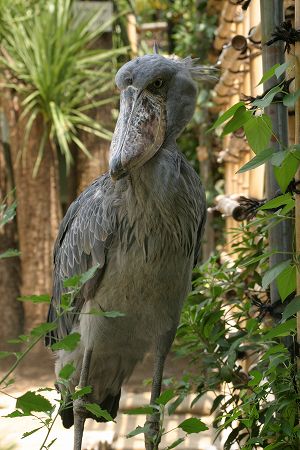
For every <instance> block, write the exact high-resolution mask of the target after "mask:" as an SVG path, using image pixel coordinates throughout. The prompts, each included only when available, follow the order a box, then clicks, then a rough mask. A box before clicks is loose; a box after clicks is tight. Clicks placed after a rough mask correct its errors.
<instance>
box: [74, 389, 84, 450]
mask: <svg viewBox="0 0 300 450" xmlns="http://www.w3.org/2000/svg"><path fill="white" fill-rule="evenodd" d="M85 405H86V401H85V400H84V398H82V397H81V398H77V399H76V400H74V401H73V412H74V448H73V449H74V450H81V445H82V437H83V430H84V422H85V419H86V418H87V410H86V407H85Z"/></svg>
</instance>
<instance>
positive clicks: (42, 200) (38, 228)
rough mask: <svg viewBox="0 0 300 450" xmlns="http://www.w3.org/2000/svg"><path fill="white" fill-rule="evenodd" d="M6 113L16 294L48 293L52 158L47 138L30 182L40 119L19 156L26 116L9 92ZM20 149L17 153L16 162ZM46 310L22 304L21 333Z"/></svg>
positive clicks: (55, 185) (55, 198) (53, 226)
mask: <svg viewBox="0 0 300 450" xmlns="http://www.w3.org/2000/svg"><path fill="white" fill-rule="evenodd" d="M6 111H7V115H8V123H9V132H10V146H11V155H12V164H13V171H14V180H15V186H16V194H17V218H18V221H17V223H18V236H19V249H20V252H21V276H22V281H21V294H22V295H23V296H24V295H32V294H35V295H41V294H50V293H51V284H52V283H51V273H52V252H53V244H54V240H55V237H56V235H57V231H58V225H59V222H60V218H61V212H60V201H59V179H58V167H57V166H58V164H57V154H56V151H55V149H53V147H52V146H51V145H50V142H49V140H47V141H46V143H45V149H44V155H43V158H42V161H41V164H40V167H39V170H38V173H37V175H36V177H35V178H33V168H34V165H35V163H36V159H37V155H38V150H39V145H40V141H41V135H42V130H43V123H42V117H37V119H36V120H35V122H34V124H33V126H32V130H31V133H30V136H29V139H28V144H27V150H26V152H24V138H23V137H24V130H25V125H26V118H25V119H24V118H21V117H20V115H21V111H20V104H19V99H18V97H17V96H14V97H12V96H11V94H10V93H9V92H7V93H6ZM20 151H23V153H22V157H21V158H19V157H18V156H19V154H20ZM47 308H48V306H47V305H45V304H32V303H25V304H24V309H25V331H28V330H29V329H31V328H32V327H34V326H36V325H37V324H39V323H41V322H44V321H45V319H46V311H47Z"/></svg>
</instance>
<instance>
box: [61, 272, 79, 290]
mask: <svg viewBox="0 0 300 450" xmlns="http://www.w3.org/2000/svg"><path fill="white" fill-rule="evenodd" d="M78 286H80V275H74V276H73V277H71V278H68V279H67V280H64V287H74V288H75V287H78Z"/></svg>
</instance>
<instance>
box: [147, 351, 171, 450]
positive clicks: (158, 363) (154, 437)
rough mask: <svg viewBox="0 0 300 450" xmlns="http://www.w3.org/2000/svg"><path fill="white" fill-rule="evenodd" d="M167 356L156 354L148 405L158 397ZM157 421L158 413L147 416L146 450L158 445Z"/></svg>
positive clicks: (154, 448)
mask: <svg viewBox="0 0 300 450" xmlns="http://www.w3.org/2000/svg"><path fill="white" fill-rule="evenodd" d="M166 356H167V355H162V354H160V353H157V354H156V357H155V362H154V373H153V381H152V389H151V399H150V404H151V405H154V404H155V402H156V399H157V398H158V397H159V395H160V391H161V384H162V377H163V371H164V363H165V359H166ZM159 419H160V414H159V412H158V411H155V412H154V413H153V414H151V415H150V416H147V421H146V425H148V427H149V431H148V432H147V433H146V434H145V446H146V450H157V449H158V444H159V440H160V439H159V436H158V433H159Z"/></svg>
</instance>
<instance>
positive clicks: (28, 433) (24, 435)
mask: <svg viewBox="0 0 300 450" xmlns="http://www.w3.org/2000/svg"><path fill="white" fill-rule="evenodd" d="M42 428H43V427H38V428H35V429H34V430H31V431H26V432H25V433H23V435H22V437H21V439H24V438H26V437H27V436H30V435H31V434H33V433H35V432H36V431H39V430H41V429H42Z"/></svg>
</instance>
